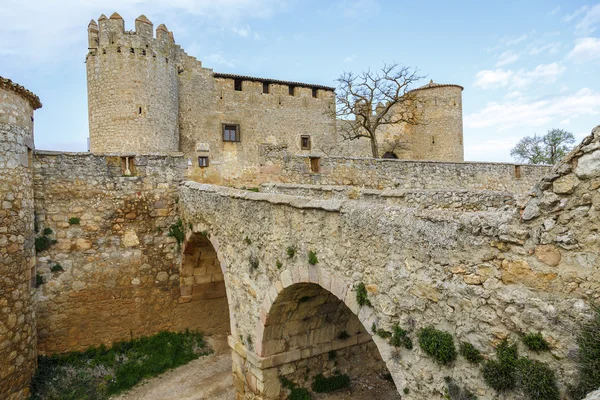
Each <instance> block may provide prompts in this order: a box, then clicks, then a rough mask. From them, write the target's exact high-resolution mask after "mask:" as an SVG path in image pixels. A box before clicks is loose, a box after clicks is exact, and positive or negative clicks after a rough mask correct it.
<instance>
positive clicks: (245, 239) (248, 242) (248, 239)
mask: <svg viewBox="0 0 600 400" xmlns="http://www.w3.org/2000/svg"><path fill="white" fill-rule="evenodd" d="M244 243H246V244H247V245H250V244H252V240H250V238H249V237H248V236H246V237H245V238H244Z"/></svg>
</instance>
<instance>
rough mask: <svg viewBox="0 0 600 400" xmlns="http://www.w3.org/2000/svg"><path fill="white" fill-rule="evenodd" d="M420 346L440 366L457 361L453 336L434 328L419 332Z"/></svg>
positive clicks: (429, 327)
mask: <svg viewBox="0 0 600 400" xmlns="http://www.w3.org/2000/svg"><path fill="white" fill-rule="evenodd" d="M419 346H420V347H421V349H423V351H424V352H425V353H426V354H428V355H430V356H431V357H433V358H434V359H435V360H436V361H437V362H439V363H440V364H448V363H449V362H452V361H454V360H455V359H456V348H455V347H454V340H453V339H452V335H451V334H450V333H448V332H444V331H440V330H437V329H435V328H434V327H432V326H428V327H427V328H423V329H421V330H420V331H419Z"/></svg>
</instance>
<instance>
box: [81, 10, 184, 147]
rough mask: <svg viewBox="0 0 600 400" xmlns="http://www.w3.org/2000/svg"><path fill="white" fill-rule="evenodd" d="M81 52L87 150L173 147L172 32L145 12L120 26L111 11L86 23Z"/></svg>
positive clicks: (175, 134)
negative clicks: (128, 28)
mask: <svg viewBox="0 0 600 400" xmlns="http://www.w3.org/2000/svg"><path fill="white" fill-rule="evenodd" d="M88 42H89V45H88V47H89V52H88V55H87V58H86V64H87V86H88V112H89V124H90V151H92V152H94V153H129V154H131V153H138V154H143V153H158V152H171V151H178V150H179V128H178V112H179V100H178V82H177V74H178V70H177V56H178V54H179V46H176V45H175V42H174V39H173V33H172V32H169V31H168V30H167V28H166V27H165V26H164V25H160V26H159V27H158V28H157V29H156V38H154V36H153V26H152V22H150V21H149V20H148V19H147V18H146V17H145V16H143V15H141V16H140V17H139V18H137V19H136V20H135V32H125V24H124V22H123V18H121V16H120V15H119V14H117V13H114V14H113V15H111V17H110V18H106V16H104V15H102V16H101V17H100V18H99V19H98V24H96V22H95V21H94V20H92V21H91V22H90V24H89V25H88Z"/></svg>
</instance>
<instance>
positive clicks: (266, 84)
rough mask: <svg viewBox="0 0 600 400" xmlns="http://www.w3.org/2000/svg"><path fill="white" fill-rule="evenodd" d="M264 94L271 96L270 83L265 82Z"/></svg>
mask: <svg viewBox="0 0 600 400" xmlns="http://www.w3.org/2000/svg"><path fill="white" fill-rule="evenodd" d="M263 93H264V94H269V83H268V82H263Z"/></svg>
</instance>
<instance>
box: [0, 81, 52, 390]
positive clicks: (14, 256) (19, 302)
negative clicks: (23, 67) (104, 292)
mask: <svg viewBox="0 0 600 400" xmlns="http://www.w3.org/2000/svg"><path fill="white" fill-rule="evenodd" d="M41 106H42V105H41V103H40V100H39V99H38V97H37V96H36V95H34V94H33V93H31V92H29V91H28V90H26V89H25V88H23V87H22V86H19V85H16V84H14V83H13V82H11V81H10V80H8V79H4V78H2V77H0V398H3V399H9V400H17V399H26V398H27V397H29V381H30V379H31V375H32V374H33V371H34V370H35V367H36V355H37V354H36V348H37V346H36V343H37V341H36V329H35V313H34V303H33V293H34V290H33V289H32V278H34V282H35V250H34V245H33V244H34V241H33V238H34V233H33V231H34V224H33V207H34V206H33V184H32V178H33V165H32V159H31V155H32V151H33V111H34V110H35V109H38V108H40V107H41Z"/></svg>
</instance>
